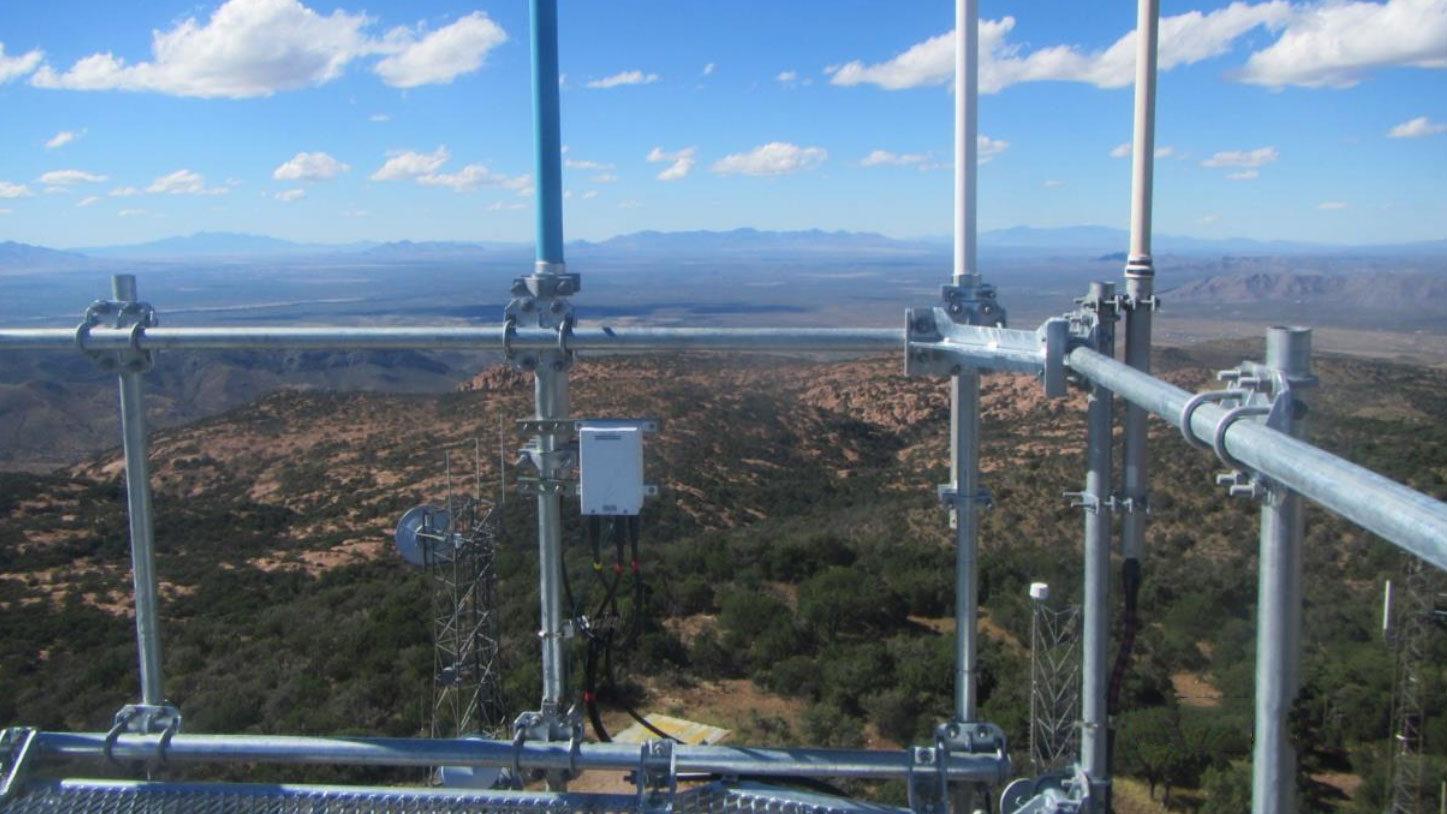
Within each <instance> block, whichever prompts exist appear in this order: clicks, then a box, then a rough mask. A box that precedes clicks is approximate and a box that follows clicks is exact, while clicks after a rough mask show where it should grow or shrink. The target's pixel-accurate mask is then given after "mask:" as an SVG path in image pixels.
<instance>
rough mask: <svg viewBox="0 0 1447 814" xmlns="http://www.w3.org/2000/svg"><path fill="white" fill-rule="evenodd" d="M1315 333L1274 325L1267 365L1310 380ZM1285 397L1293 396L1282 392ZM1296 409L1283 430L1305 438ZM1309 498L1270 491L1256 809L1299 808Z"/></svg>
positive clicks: (1265, 515)
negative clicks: (1304, 501) (1304, 539)
mask: <svg viewBox="0 0 1447 814" xmlns="http://www.w3.org/2000/svg"><path fill="white" fill-rule="evenodd" d="M1310 360H1311V331H1310V330H1309V329H1306V328H1281V327H1276V328H1271V329H1270V330H1269V331H1268V332H1267V337H1266V366H1267V367H1270V368H1273V369H1275V370H1277V371H1279V372H1280V373H1282V374H1284V375H1285V376H1287V377H1289V378H1296V377H1305V376H1309V375H1310V367H1311V365H1310ZM1278 398H1292V396H1291V395H1289V394H1288V395H1278ZM1295 413H1296V410H1295V406H1294V405H1289V409H1287V411H1286V418H1285V419H1284V426H1282V427H1280V429H1281V430H1282V431H1283V432H1286V433H1288V434H1291V435H1297V436H1299V435H1300V427H1299V426H1298V423H1297V421H1296V419H1295ZM1301 525H1302V523H1301V496H1300V495H1298V494H1296V493H1295V492H1292V491H1290V490H1288V489H1285V488H1283V487H1281V486H1277V485H1272V486H1270V487H1269V488H1268V489H1267V492H1266V496H1265V499H1264V500H1263V502H1262V505H1261V553H1260V562H1259V565H1258V577H1257V579H1258V587H1257V594H1256V710H1255V715H1256V717H1255V734H1256V737H1255V749H1254V752H1253V754H1252V763H1251V766H1252V785H1251V810H1252V811H1253V812H1254V813H1255V814H1291V812H1294V811H1295V810H1296V753H1295V750H1293V749H1292V748H1291V741H1290V735H1289V732H1288V729H1287V720H1288V717H1289V716H1290V714H1291V707H1292V704H1293V703H1294V701H1295V698H1296V692H1297V689H1298V687H1299V683H1300V661H1301V653H1300V649H1301V630H1300V628H1301V532H1302V528H1301Z"/></svg>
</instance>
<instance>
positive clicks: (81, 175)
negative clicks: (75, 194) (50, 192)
mask: <svg viewBox="0 0 1447 814" xmlns="http://www.w3.org/2000/svg"><path fill="white" fill-rule="evenodd" d="M105 179H106V177H105V176H104V175H96V174H95V173H93V172H86V171H85V170H51V171H50V172H47V173H45V174H44V175H42V176H40V178H39V179H38V180H39V181H40V183H42V184H46V185H48V186H53V187H69V186H71V185H74V184H98V183H100V182H101V181H104V180H105Z"/></svg>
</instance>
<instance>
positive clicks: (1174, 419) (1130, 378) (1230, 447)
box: [1066, 348, 1447, 570]
mask: <svg viewBox="0 0 1447 814" xmlns="http://www.w3.org/2000/svg"><path fill="white" fill-rule="evenodd" d="M1066 363H1067V364H1069V365H1070V367H1071V369H1073V370H1074V371H1075V372H1076V373H1079V374H1080V375H1082V376H1085V377H1086V378H1087V379H1089V380H1090V381H1092V382H1094V383H1096V384H1100V385H1103V386H1105V387H1107V388H1109V389H1111V390H1113V391H1115V393H1116V394H1117V395H1119V396H1120V397H1121V398H1123V399H1125V400H1126V401H1128V402H1130V403H1132V404H1136V405H1139V406H1141V407H1143V408H1144V409H1146V410H1148V411H1150V412H1151V413H1153V414H1155V415H1156V416H1159V417H1160V418H1162V419H1164V420H1165V421H1166V422H1167V423H1169V424H1171V425H1172V426H1175V427H1177V428H1179V427H1180V425H1181V423H1180V422H1181V409H1182V408H1183V407H1184V406H1185V404H1186V401H1187V400H1188V399H1189V398H1190V397H1191V394H1190V393H1187V392H1186V391H1185V390H1182V389H1181V388H1179V387H1176V386H1175V385H1172V384H1169V383H1167V382H1163V381H1161V380H1160V379H1157V378H1155V377H1153V376H1151V375H1149V374H1147V373H1142V372H1140V371H1138V370H1134V369H1132V368H1130V367H1128V366H1126V365H1124V364H1121V363H1120V362H1117V361H1116V360H1114V359H1111V358H1109V357H1107V356H1103V355H1101V354H1099V353H1096V352H1095V351H1093V350H1090V349H1089V348H1077V349H1075V350H1073V351H1071V352H1070V354H1069V356H1067V357H1066ZM1225 415H1226V411H1225V410H1223V409H1221V408H1220V407H1218V406H1216V405H1215V404H1203V405H1201V406H1200V407H1199V408H1197V409H1196V410H1194V411H1193V412H1192V413H1191V431H1192V432H1194V433H1195V434H1196V435H1197V437H1199V438H1211V437H1212V434H1213V433H1214V432H1215V430H1216V426H1217V424H1218V423H1219V422H1220V421H1221V419H1222V418H1223V417H1224V416H1225ZM1225 449H1226V451H1227V452H1228V453H1229V454H1230V455H1231V456H1232V457H1234V458H1236V459H1237V460H1239V461H1241V463H1243V464H1245V465H1246V466H1248V467H1250V468H1251V469H1253V470H1255V471H1257V472H1260V473H1261V474H1263V475H1265V476H1266V477H1268V478H1270V479H1271V480H1273V481H1275V482H1276V483H1278V484H1281V485H1282V486H1285V487H1286V488H1288V489H1291V490H1294V491H1296V492H1297V493H1299V494H1301V496H1302V497H1305V498H1308V499H1309V500H1312V501H1314V502H1316V503H1318V504H1320V505H1322V506H1325V507H1326V508H1328V509H1331V510H1332V511H1334V512H1336V513H1337V514H1339V515H1341V516H1342V517H1345V518H1346V519H1348V520H1351V521H1352V522H1354V523H1356V524H1357V525H1359V526H1361V527H1362V528H1365V529H1367V530H1368V531H1371V532H1373V533H1376V534H1379V535H1381V536H1382V537H1384V538H1385V539H1387V540H1388V541H1390V542H1392V543H1394V544H1396V545H1397V546H1399V547H1401V548H1403V549H1405V550H1407V551H1409V552H1411V553H1412V554H1414V555H1416V556H1418V557H1421V558H1422V559H1424V560H1426V561H1428V562H1430V563H1432V564H1433V565H1435V566H1437V567H1438V568H1441V569H1444V570H1447V504H1444V503H1443V502H1442V501H1439V500H1436V499H1434V498H1431V497H1428V496H1427V495H1424V494H1422V493H1421V492H1417V491H1415V490H1413V489H1409V488H1408V487H1406V486H1403V485H1402V484H1400V483H1397V482H1396V481H1393V480H1391V479H1390V478H1386V477H1383V476H1381V475H1378V474H1377V473H1375V472H1373V471H1371V470H1369V469H1366V468H1364V467H1361V466H1358V465H1356V464H1354V463H1352V462H1351V461H1348V460H1345V459H1343V458H1339V457H1337V456H1335V455H1332V454H1331V453H1329V452H1326V451H1323V450H1320V449H1317V448H1316V447H1314V446H1312V445H1310V444H1308V443H1306V442H1305V441H1300V440H1298V439H1295V438H1292V437H1291V436H1289V435H1285V434H1283V433H1280V432H1277V431H1276V430H1273V429H1269V428H1267V427H1265V426H1263V425H1261V424H1259V423H1256V422H1252V421H1238V422H1236V423H1234V424H1232V425H1231V426H1230V429H1228V430H1227V432H1226V434H1225Z"/></svg>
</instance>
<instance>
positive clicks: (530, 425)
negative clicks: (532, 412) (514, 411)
mask: <svg viewBox="0 0 1447 814" xmlns="http://www.w3.org/2000/svg"><path fill="white" fill-rule="evenodd" d="M579 424H587V425H589V426H591V427H613V426H617V427H637V428H638V429H640V430H642V431H643V432H649V433H654V432H659V431H661V430H662V429H663V421H662V420H661V419H657V418H523V419H519V420H518V422H517V426H518V432H521V433H524V434H527V435H573V434H576V433H577V431H578V425H579Z"/></svg>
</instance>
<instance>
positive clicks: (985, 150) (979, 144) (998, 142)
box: [975, 135, 1010, 164]
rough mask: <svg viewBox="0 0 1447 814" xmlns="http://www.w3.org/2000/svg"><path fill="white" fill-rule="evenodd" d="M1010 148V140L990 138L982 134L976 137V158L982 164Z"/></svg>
mask: <svg viewBox="0 0 1447 814" xmlns="http://www.w3.org/2000/svg"><path fill="white" fill-rule="evenodd" d="M1008 149H1010V142H1008V141H1005V140H1004V139H997V138H990V137H989V136H985V135H981V136H979V137H978V138H976V139H975V159H976V161H978V162H979V163H981V164H988V163H990V162H991V161H994V160H995V159H997V158H999V157H1000V156H1002V155H1004V154H1005V151H1006V150H1008Z"/></svg>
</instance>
